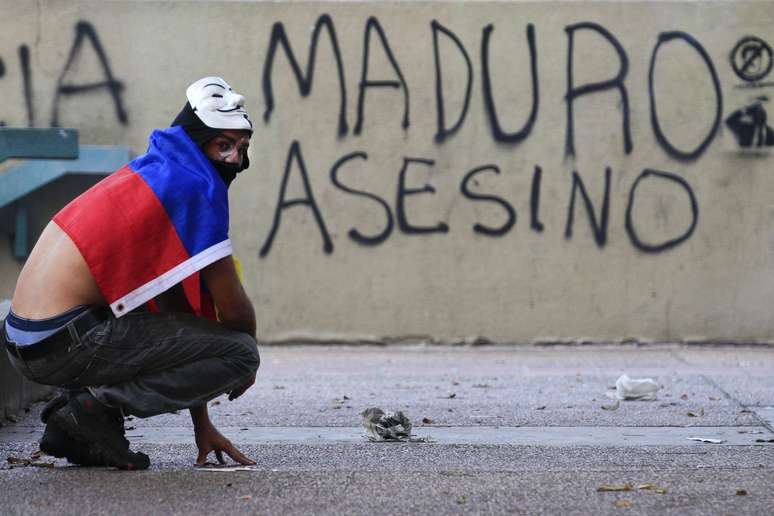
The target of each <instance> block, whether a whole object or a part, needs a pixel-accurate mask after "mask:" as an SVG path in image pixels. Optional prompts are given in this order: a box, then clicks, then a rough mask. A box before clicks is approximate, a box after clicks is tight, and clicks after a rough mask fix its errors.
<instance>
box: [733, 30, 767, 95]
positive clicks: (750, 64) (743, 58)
mask: <svg viewBox="0 0 774 516" xmlns="http://www.w3.org/2000/svg"><path fill="white" fill-rule="evenodd" d="M731 67H732V68H733V69H734V73H736V75H737V77H739V78H740V79H742V80H743V81H745V82H748V83H756V82H759V81H761V80H762V79H764V78H765V77H766V76H767V75H768V74H769V72H771V67H772V55H771V46H769V44H768V43H766V42H765V41H763V40H762V39H760V38H758V37H755V36H746V37H744V38H742V39H740V40H739V42H738V43H737V44H736V45H735V46H734V48H733V49H732V50H731Z"/></svg>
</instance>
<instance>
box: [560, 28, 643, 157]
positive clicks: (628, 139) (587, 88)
mask: <svg viewBox="0 0 774 516" xmlns="http://www.w3.org/2000/svg"><path fill="white" fill-rule="evenodd" d="M564 30H565V32H567V94H566V95H565V100H566V101H567V139H566V143H565V154H566V155H567V156H575V119H574V118H573V102H575V100H576V99H577V98H578V97H580V96H582V95H588V94H591V93H596V92H600V91H606V90H609V89H614V88H615V89H618V91H619V92H620V94H621V110H622V116H623V127H622V131H623V141H624V153H626V154H630V153H631V152H632V135H631V129H630V127H629V95H628V94H627V93H626V86H625V85H624V79H626V74H627V73H628V71H629V58H628V57H627V56H626V52H624V49H623V47H622V46H621V44H620V43H619V42H618V40H617V39H616V38H615V36H613V35H612V34H611V33H610V32H609V31H608V30H607V29H606V28H604V27H603V26H601V25H599V24H597V23H591V22H585V23H576V24H575V25H569V26H567V27H565V29H564ZM579 30H591V31H594V32H596V33H597V34H599V35H600V36H602V37H603V38H605V39H606V40H607V42H608V43H610V46H612V47H613V49H614V50H615V51H616V53H617V54H618V60H619V62H620V68H619V70H618V74H617V75H616V76H615V77H613V78H612V79H608V80H606V81H600V82H593V83H589V84H584V85H583V86H576V85H575V83H574V81H573V70H574V67H573V62H574V57H575V53H574V52H573V46H574V41H575V32H576V31H579Z"/></svg>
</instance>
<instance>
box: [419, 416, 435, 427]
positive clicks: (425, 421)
mask: <svg viewBox="0 0 774 516" xmlns="http://www.w3.org/2000/svg"><path fill="white" fill-rule="evenodd" d="M434 422H435V421H433V419H432V418H429V417H423V418H422V424H423V425H432V424H433V423H434Z"/></svg>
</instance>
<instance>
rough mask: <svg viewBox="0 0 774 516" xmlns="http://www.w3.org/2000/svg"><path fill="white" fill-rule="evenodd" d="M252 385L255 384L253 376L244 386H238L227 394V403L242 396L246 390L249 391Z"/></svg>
mask: <svg viewBox="0 0 774 516" xmlns="http://www.w3.org/2000/svg"><path fill="white" fill-rule="evenodd" d="M254 383H255V375H253V377H252V378H250V379H249V380H248V381H247V383H245V384H244V385H240V386H239V387H237V388H236V389H234V390H232V391H231V392H229V393H228V401H234V400H235V399H237V398H238V397H240V396H241V395H242V394H244V393H245V391H246V390H247V389H249V388H250V387H252V385H253V384H254Z"/></svg>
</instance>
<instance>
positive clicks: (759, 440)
mask: <svg viewBox="0 0 774 516" xmlns="http://www.w3.org/2000/svg"><path fill="white" fill-rule="evenodd" d="M755 442H756V443H774V439H760V438H759V439H756V440H755Z"/></svg>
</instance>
